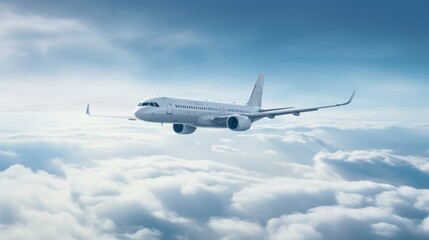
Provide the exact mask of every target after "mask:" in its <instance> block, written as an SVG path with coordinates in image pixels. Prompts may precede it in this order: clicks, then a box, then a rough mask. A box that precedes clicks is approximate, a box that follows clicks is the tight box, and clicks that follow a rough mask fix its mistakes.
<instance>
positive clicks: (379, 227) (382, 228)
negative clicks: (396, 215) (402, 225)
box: [371, 222, 400, 238]
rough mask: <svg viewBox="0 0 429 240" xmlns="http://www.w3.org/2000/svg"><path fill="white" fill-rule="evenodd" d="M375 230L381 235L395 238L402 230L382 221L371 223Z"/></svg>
mask: <svg viewBox="0 0 429 240" xmlns="http://www.w3.org/2000/svg"><path fill="white" fill-rule="evenodd" d="M371 228H372V230H373V232H374V233H375V234H377V235H379V236H381V237H388V238H393V237H395V235H396V234H397V233H398V232H400V229H399V228H398V227H397V226H395V225H392V224H389V223H385V222H380V223H374V224H372V225H371Z"/></svg>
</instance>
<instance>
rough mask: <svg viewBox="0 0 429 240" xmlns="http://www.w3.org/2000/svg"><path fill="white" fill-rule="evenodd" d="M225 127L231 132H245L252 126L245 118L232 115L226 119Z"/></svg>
mask: <svg viewBox="0 0 429 240" xmlns="http://www.w3.org/2000/svg"><path fill="white" fill-rule="evenodd" d="M226 126H227V127H228V128H229V129H231V130H232V131H246V130H247V129H249V128H250V126H252V122H251V121H250V119H249V118H248V117H246V116H242V115H232V116H230V117H228V119H226Z"/></svg>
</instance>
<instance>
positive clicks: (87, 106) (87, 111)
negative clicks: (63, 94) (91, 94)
mask: <svg viewBox="0 0 429 240" xmlns="http://www.w3.org/2000/svg"><path fill="white" fill-rule="evenodd" d="M86 115H89V116H91V113H89V104H87V105H86Z"/></svg>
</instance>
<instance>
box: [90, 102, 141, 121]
mask: <svg viewBox="0 0 429 240" xmlns="http://www.w3.org/2000/svg"><path fill="white" fill-rule="evenodd" d="M86 115H88V116H91V117H103V118H122V119H128V120H130V121H135V120H137V119H136V118H135V117H127V116H106V115H93V114H91V113H90V112H89V104H88V105H86Z"/></svg>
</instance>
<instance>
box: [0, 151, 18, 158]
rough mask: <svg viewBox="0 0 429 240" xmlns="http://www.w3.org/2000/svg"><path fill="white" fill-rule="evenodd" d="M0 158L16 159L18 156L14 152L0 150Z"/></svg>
mask: <svg viewBox="0 0 429 240" xmlns="http://www.w3.org/2000/svg"><path fill="white" fill-rule="evenodd" d="M0 157H5V158H16V157H18V154H16V152H14V151H1V150H0Z"/></svg>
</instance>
